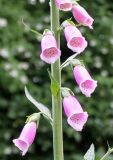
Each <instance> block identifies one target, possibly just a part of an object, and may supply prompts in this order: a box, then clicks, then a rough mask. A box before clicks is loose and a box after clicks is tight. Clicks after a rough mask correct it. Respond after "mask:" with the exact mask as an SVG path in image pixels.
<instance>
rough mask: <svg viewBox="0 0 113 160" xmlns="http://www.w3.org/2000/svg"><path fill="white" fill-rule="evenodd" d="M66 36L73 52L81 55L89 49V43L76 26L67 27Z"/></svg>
mask: <svg viewBox="0 0 113 160" xmlns="http://www.w3.org/2000/svg"><path fill="white" fill-rule="evenodd" d="M64 34H65V37H66V40H67V46H68V48H70V49H71V50H72V51H73V52H77V53H81V52H83V51H84V50H85V48H86V47H87V41H86V40H85V38H84V37H83V36H82V34H81V33H80V31H79V30H78V28H76V27H75V26H74V25H71V24H69V25H66V26H65V29H64Z"/></svg>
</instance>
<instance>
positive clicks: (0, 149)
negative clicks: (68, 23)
mask: <svg viewBox="0 0 113 160" xmlns="http://www.w3.org/2000/svg"><path fill="white" fill-rule="evenodd" d="M48 2H49V1H47V0H16V1H15V0H9V1H7V0H0V160H12V158H13V160H15V159H18V160H20V159H25V160H37V159H38V160H42V159H43V160H52V159H53V157H52V132H51V126H50V125H49V124H48V122H46V121H45V120H43V119H41V122H40V126H39V129H38V133H37V138H36V141H35V142H34V144H33V145H32V147H31V148H30V150H29V152H28V153H27V155H26V156H25V157H21V156H20V153H19V151H18V149H17V148H16V147H14V145H13V144H12V139H13V138H16V137H18V136H19V133H20V131H21V129H22V127H23V126H24V123H25V120H26V116H28V115H30V114H32V113H34V112H36V111H37V110H36V108H35V107H34V106H33V105H32V104H31V103H30V102H29V101H28V100H27V98H26V97H25V94H24V86H25V85H27V87H28V89H29V91H30V92H31V94H32V95H33V96H34V97H35V98H36V99H37V100H38V101H40V102H42V103H44V104H45V105H47V106H48V107H49V108H50V109H51V93H50V90H49V85H50V80H49V76H48V74H47V67H50V66H49V65H47V64H45V63H44V62H42V61H41V60H40V58H39V55H40V51H41V50H40V41H39V39H38V38H37V37H36V35H35V34H33V33H31V32H29V31H28V30H27V28H25V26H24V25H23V24H22V21H21V19H22V18H23V19H24V21H25V22H26V24H27V25H28V26H30V27H31V28H33V29H35V30H37V31H39V32H41V33H42V32H43V30H44V29H45V28H48V29H49V28H50V15H49V5H48ZM80 4H81V5H82V6H83V7H84V8H86V9H87V11H88V12H89V13H90V15H91V16H92V17H93V18H94V19H95V23H94V29H93V30H90V29H88V28H86V27H80V30H81V32H82V33H83V35H84V36H85V37H86V39H87V41H88V43H89V45H88V47H87V49H86V50H85V52H84V53H82V54H81V55H80V56H79V57H78V58H80V59H81V60H83V61H84V63H85V65H86V66H87V68H88V70H89V72H90V73H91V74H92V75H93V77H94V79H96V80H98V87H97V89H96V91H95V92H94V94H93V95H92V97H91V98H86V97H85V96H84V95H82V94H81V93H80V91H79V88H78V87H77V85H76V83H75V82H74V79H73V73H72V70H71V68H70V67H68V68H66V69H64V70H63V72H62V84H63V86H67V87H70V88H71V89H72V90H73V91H74V92H75V94H76V97H77V98H78V100H79V101H80V103H81V104H82V106H84V109H85V110H87V111H88V113H89V115H90V116H89V120H88V122H87V124H86V125H85V128H84V130H83V132H81V133H80V132H76V131H75V130H73V129H72V128H71V127H69V126H68V125H67V122H66V118H65V115H64V113H63V129H64V152H65V160H82V156H83V154H85V152H86V150H87V149H88V148H89V146H90V144H91V143H94V145H95V147H96V153H97V155H96V160H99V157H100V156H101V155H103V154H104V153H105V152H106V150H107V147H108V146H107V141H108V143H109V145H110V146H111V147H113V1H112V0H95V1H91V0H87V1H82V0H81V1H80ZM60 15H61V22H62V21H63V20H65V19H66V18H70V17H72V13H71V12H68V13H64V12H60ZM61 48H62V62H63V61H64V60H65V59H66V58H67V57H69V56H70V55H72V54H73V52H72V51H71V50H69V49H68V48H67V47H66V41H65V39H64V36H63V33H61ZM109 160H113V156H111V157H110V158H109Z"/></svg>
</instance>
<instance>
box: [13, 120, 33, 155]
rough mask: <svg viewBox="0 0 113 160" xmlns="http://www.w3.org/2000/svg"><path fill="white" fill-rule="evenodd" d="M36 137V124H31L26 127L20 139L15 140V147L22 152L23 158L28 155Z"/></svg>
mask: <svg viewBox="0 0 113 160" xmlns="http://www.w3.org/2000/svg"><path fill="white" fill-rule="evenodd" d="M35 135H36V123H35V122H29V123H27V124H26V125H25V126H24V128H23V130H22V132H21V134H20V136H19V138H17V139H14V140H13V143H14V144H15V146H16V147H18V148H19V149H20V150H21V151H22V156H24V155H25V154H26V152H27V151H28V148H29V147H30V145H31V144H32V143H33V141H34V138H35Z"/></svg>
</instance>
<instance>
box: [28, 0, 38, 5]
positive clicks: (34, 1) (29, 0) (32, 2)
mask: <svg viewBox="0 0 113 160" xmlns="http://www.w3.org/2000/svg"><path fill="white" fill-rule="evenodd" d="M28 3H29V4H32V5H35V4H36V3H37V2H36V0H28Z"/></svg>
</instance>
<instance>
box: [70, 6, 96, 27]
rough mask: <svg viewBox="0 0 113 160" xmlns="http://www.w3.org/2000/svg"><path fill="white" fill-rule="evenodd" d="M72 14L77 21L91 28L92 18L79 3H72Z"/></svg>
mask: <svg viewBox="0 0 113 160" xmlns="http://www.w3.org/2000/svg"><path fill="white" fill-rule="evenodd" d="M72 12H73V16H74V18H75V20H76V21H77V22H78V23H81V24H82V25H84V26H88V27H89V28H91V29H93V27H92V25H93V21H94V19H93V18H92V17H91V16H90V15H89V14H88V13H87V11H86V10H85V9H84V8H83V7H81V6H80V5H74V6H73V8H72Z"/></svg>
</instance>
